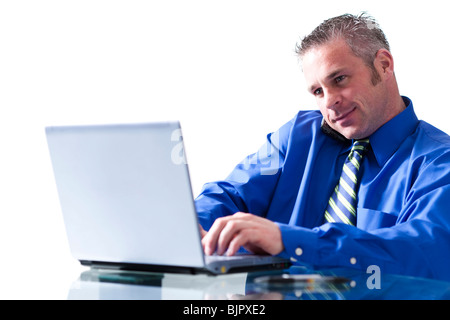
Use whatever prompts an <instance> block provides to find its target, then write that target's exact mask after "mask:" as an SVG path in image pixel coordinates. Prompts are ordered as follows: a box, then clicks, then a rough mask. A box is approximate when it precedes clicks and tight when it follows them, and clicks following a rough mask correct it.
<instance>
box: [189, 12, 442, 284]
mask: <svg viewBox="0 0 450 320" xmlns="http://www.w3.org/2000/svg"><path fill="white" fill-rule="evenodd" d="M297 49H298V50H297V51H298V54H299V56H300V58H301V61H302V67H303V72H304V75H305V79H306V83H307V86H308V90H309V91H310V92H311V94H313V95H314V96H315V98H316V101H317V104H318V107H319V109H320V112H319V111H301V112H299V113H298V114H297V116H296V117H295V118H294V119H292V120H291V121H290V122H288V123H287V124H285V125H284V126H283V127H281V128H280V129H279V130H278V131H277V132H275V133H272V134H269V135H268V136H267V143H266V144H265V145H264V146H263V147H262V148H261V150H260V151H259V152H257V153H256V154H253V155H250V156H249V157H248V158H247V159H246V160H244V161H243V162H242V163H240V164H239V165H238V166H237V167H236V168H235V169H234V170H233V172H232V173H231V174H230V176H229V177H228V178H227V179H226V180H225V181H219V182H215V183H210V184H206V185H205V187H204V189H203V191H202V193H201V194H200V195H199V197H198V198H197V199H196V206H197V210H198V215H199V221H200V224H201V226H202V230H201V231H202V237H203V238H202V243H203V246H204V250H205V253H206V254H213V253H214V252H217V254H227V255H233V254H235V253H236V252H237V251H238V250H239V248H240V247H244V248H246V249H247V250H249V251H252V252H255V253H269V254H271V255H279V256H282V257H287V258H290V259H291V261H292V262H293V263H299V264H309V265H312V266H318V267H351V268H358V269H360V270H364V271H365V270H366V269H367V267H368V266H370V265H377V266H378V267H380V270H381V272H385V273H396V274H404V275H414V276H423V277H430V278H436V279H444V280H450V272H448V270H449V267H450V202H449V201H450V200H449V199H450V137H449V136H448V135H446V134H445V133H443V132H441V131H439V130H438V129H436V128H434V127H432V126H431V125H429V124H427V123H426V122H423V121H419V120H418V119H417V117H416V115H415V113H414V109H413V104H412V102H411V100H409V99H408V98H406V97H402V96H400V94H399V90H398V86H397V82H396V78H395V74H394V61H393V57H392V55H391V53H390V48H389V44H388V42H387V40H386V38H385V35H384V33H383V32H382V31H381V30H380V28H379V26H378V24H377V23H376V21H374V20H373V19H372V18H370V17H367V16H365V15H360V16H353V15H343V16H339V17H336V18H332V19H329V20H326V21H325V22H323V23H322V24H321V25H320V26H318V27H317V28H316V29H315V30H314V31H313V32H312V33H311V34H310V35H309V36H307V37H306V38H304V39H303V41H302V42H301V44H300V45H299V46H298V48H297ZM205 230H208V231H205Z"/></svg>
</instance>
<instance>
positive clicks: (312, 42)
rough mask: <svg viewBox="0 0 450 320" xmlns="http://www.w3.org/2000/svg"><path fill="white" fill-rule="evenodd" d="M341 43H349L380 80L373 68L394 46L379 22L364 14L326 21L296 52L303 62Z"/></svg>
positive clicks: (304, 39)
mask: <svg viewBox="0 0 450 320" xmlns="http://www.w3.org/2000/svg"><path fill="white" fill-rule="evenodd" d="M337 39H343V40H345V41H346V42H347V44H348V45H349V47H350V49H351V50H352V51H353V53H354V54H355V55H356V56H357V57H360V58H361V59H363V60H364V62H365V64H366V65H367V66H368V67H370V68H371V69H372V71H373V72H374V77H375V78H379V75H378V73H377V72H376V70H375V67H374V64H373V62H374V59H375V56H376V54H377V52H378V50H380V49H386V50H388V51H390V46H389V42H388V41H387V39H386V36H385V34H384V32H383V31H382V30H381V28H380V26H379V24H378V22H377V21H376V20H375V19H374V18H372V17H371V16H369V15H367V14H366V13H364V12H363V13H361V14H359V15H358V16H355V15H352V14H344V15H341V16H338V17H334V18H331V19H328V20H325V21H324V22H323V23H322V24H320V25H319V26H318V27H317V28H316V29H314V30H313V32H311V34H309V35H308V36H306V37H305V38H303V40H302V41H301V43H299V44H297V46H296V50H295V51H296V53H297V54H298V55H299V56H300V58H303V56H304V55H305V53H306V52H307V51H308V50H310V49H313V48H315V47H318V46H320V45H323V44H325V43H327V42H330V41H333V40H337Z"/></svg>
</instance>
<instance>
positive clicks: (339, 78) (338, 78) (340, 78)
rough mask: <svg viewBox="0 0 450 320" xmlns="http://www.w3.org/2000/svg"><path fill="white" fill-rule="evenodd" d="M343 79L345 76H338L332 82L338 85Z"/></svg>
mask: <svg viewBox="0 0 450 320" xmlns="http://www.w3.org/2000/svg"><path fill="white" fill-rule="evenodd" d="M344 79H345V76H339V77H337V78H336V79H334V81H336V83H339V82H341V81H342V80H344Z"/></svg>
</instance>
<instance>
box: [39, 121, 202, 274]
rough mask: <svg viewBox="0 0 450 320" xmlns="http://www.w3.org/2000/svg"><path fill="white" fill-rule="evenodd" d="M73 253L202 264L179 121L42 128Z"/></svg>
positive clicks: (123, 260) (132, 260) (86, 258)
mask: <svg viewBox="0 0 450 320" xmlns="http://www.w3.org/2000/svg"><path fill="white" fill-rule="evenodd" d="M46 135H47V142H48V146H49V150H50V155H51V159H52V164H53V170H54V175H55V180H56V185H57V189H58V194H59V199H60V204H61V209H62V212H63V217H64V222H65V226H66V231H67V236H68V240H69V245H70V249H71V252H72V255H73V256H74V257H75V258H76V259H78V260H80V261H85V262H86V261H87V262H95V261H101V262H108V263H118V264H145V265H166V266H180V267H191V268H202V267H204V255H203V250H202V247H201V241H200V233H199V228H198V220H197V215H196V212H195V206H194V201H193V195H192V190H191V185H190V179H189V173H188V168H187V164H186V157H185V154H184V147H183V141H182V135H181V129H180V124H179V122H166V123H148V124H125V125H90V126H65V127H61V126H59V127H47V128H46Z"/></svg>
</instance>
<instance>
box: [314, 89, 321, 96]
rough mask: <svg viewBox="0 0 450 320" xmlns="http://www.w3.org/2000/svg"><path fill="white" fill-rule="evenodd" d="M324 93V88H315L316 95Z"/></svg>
mask: <svg viewBox="0 0 450 320" xmlns="http://www.w3.org/2000/svg"><path fill="white" fill-rule="evenodd" d="M321 93H322V89H320V88H319V89H316V90H314V92H313V94H314V95H315V96H318V95H319V94H321Z"/></svg>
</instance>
